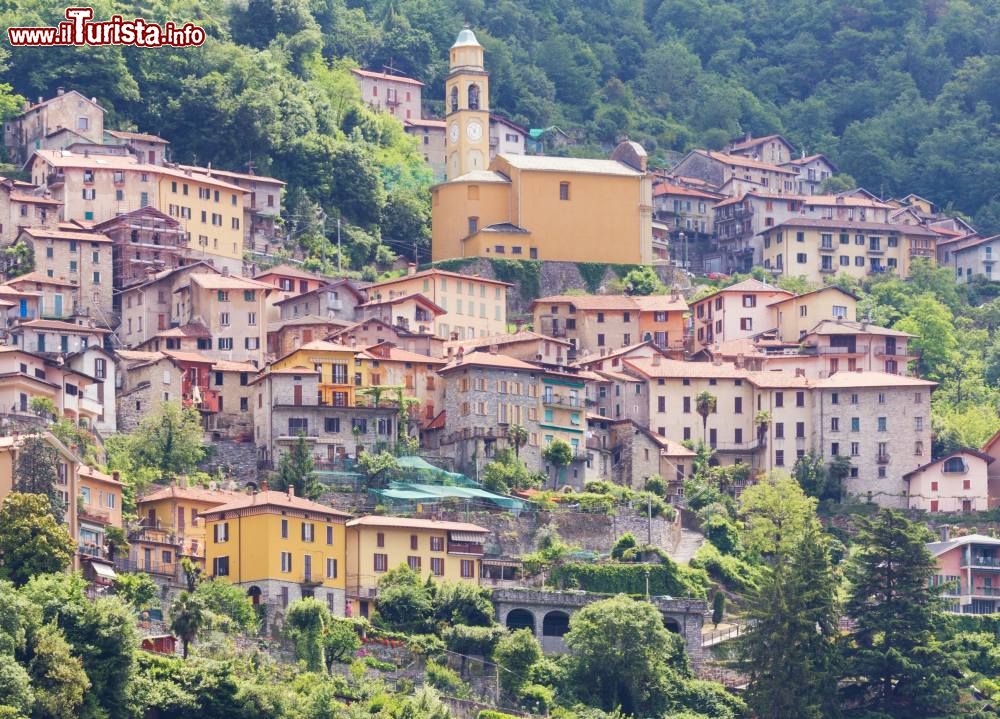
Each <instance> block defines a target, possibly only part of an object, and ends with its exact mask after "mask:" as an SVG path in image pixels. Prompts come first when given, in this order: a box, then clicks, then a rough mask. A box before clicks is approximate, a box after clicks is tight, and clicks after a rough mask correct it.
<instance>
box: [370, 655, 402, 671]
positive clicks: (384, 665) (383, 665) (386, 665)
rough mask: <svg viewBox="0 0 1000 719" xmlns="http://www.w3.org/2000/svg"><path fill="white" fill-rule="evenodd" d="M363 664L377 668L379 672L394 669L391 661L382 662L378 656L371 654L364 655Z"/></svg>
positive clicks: (394, 666)
mask: <svg viewBox="0 0 1000 719" xmlns="http://www.w3.org/2000/svg"><path fill="white" fill-rule="evenodd" d="M365 664H367V665H368V666H370V667H371V668H372V669H377V670H378V671H380V672H394V671H396V665H395V664H393V663H392V662H383V661H382V660H381V659H379V658H378V657H373V656H371V655H369V656H367V657H365Z"/></svg>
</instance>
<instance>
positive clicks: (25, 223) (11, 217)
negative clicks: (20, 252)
mask: <svg viewBox="0 0 1000 719" xmlns="http://www.w3.org/2000/svg"><path fill="white" fill-rule="evenodd" d="M61 219H62V202H61V201H60V200H56V199H54V198H51V197H44V196H42V195H37V194H35V187H34V186H33V185H32V184H30V183H28V182H18V181H16V180H10V179H7V178H3V179H0V245H3V246H7V245H11V244H13V243H14V240H16V239H17V236H18V234H19V233H20V232H21V230H22V229H24V228H25V227H44V228H47V229H50V230H54V229H56V228H57V227H58V226H59V221H60V220H61Z"/></svg>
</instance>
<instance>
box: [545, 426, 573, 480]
mask: <svg viewBox="0 0 1000 719" xmlns="http://www.w3.org/2000/svg"><path fill="white" fill-rule="evenodd" d="M542 459H544V460H545V461H546V462H547V463H548V464H551V465H552V468H553V474H554V476H553V478H552V487H553V488H556V487H558V486H559V480H560V479H561V478H562V470H563V467H568V466H569V464H570V462H572V461H573V448H572V447H570V445H569V442H566V441H564V440H561V439H559V438H556V439H554V440H552V441H551V442H549V443H548V445H546V447H545V449H543V450H542Z"/></svg>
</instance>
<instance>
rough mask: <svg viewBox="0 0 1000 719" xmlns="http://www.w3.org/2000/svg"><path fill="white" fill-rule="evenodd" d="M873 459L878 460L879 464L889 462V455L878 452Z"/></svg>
mask: <svg viewBox="0 0 1000 719" xmlns="http://www.w3.org/2000/svg"><path fill="white" fill-rule="evenodd" d="M875 461H876V462H878V463H879V464H889V455H888V454H880V455H878V456H877V457H875Z"/></svg>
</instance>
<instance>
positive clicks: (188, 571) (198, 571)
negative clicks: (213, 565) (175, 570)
mask: <svg viewBox="0 0 1000 719" xmlns="http://www.w3.org/2000/svg"><path fill="white" fill-rule="evenodd" d="M181 571H182V572H183V573H184V583H185V584H186V585H187V590H188V591H189V592H193V591H194V590H195V589H197V588H198V584H199V583H200V582H201V581H202V575H203V574H204V570H202V568H201V565H200V564H198V563H196V562H194V561H193V560H192V559H191V558H190V557H182V558H181Z"/></svg>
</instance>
